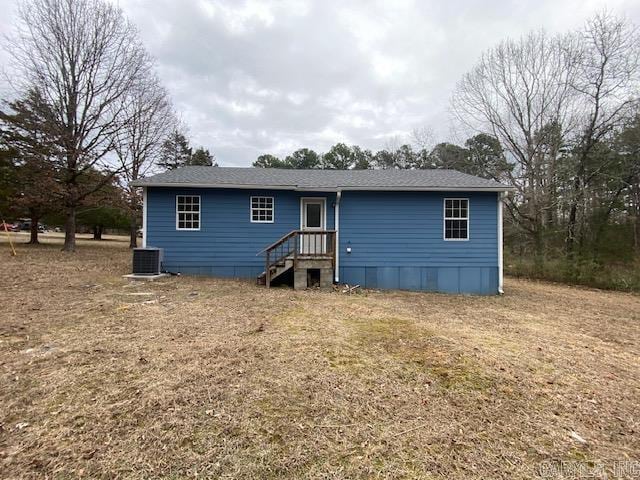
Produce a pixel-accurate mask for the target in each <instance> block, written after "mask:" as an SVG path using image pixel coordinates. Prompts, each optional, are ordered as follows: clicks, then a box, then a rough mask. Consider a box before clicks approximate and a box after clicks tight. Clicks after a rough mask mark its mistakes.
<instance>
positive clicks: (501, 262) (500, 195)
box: [498, 192, 504, 295]
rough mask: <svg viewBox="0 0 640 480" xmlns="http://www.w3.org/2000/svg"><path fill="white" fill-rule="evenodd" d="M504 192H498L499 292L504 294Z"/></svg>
mask: <svg viewBox="0 0 640 480" xmlns="http://www.w3.org/2000/svg"><path fill="white" fill-rule="evenodd" d="M503 198H504V192H500V193H498V293H499V294H500V295H503V294H504V288H503V287H504V258H503V256H504V253H503V250H504V248H503V237H504V236H503V233H502V221H503V218H502V217H503V215H502V202H503Z"/></svg>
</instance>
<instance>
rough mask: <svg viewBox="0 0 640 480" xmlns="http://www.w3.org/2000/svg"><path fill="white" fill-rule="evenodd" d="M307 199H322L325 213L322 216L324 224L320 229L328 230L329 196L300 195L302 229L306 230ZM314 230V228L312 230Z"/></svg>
mask: <svg viewBox="0 0 640 480" xmlns="http://www.w3.org/2000/svg"><path fill="white" fill-rule="evenodd" d="M305 200H320V201H322V204H323V205H322V210H323V212H324V215H323V216H322V218H321V220H322V226H321V227H320V230H327V197H300V230H304V201H305ZM311 231H313V230H311Z"/></svg>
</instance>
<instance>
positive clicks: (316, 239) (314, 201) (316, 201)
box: [300, 198, 327, 255]
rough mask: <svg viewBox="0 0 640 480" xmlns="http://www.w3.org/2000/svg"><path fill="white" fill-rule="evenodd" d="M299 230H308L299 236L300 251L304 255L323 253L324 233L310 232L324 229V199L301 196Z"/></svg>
mask: <svg viewBox="0 0 640 480" xmlns="http://www.w3.org/2000/svg"><path fill="white" fill-rule="evenodd" d="M300 201H301V215H302V218H301V222H300V223H301V225H300V226H301V230H303V231H304V232H309V234H304V233H303V234H302V235H301V236H300V253H302V254H306V255H313V254H323V253H325V251H326V244H327V243H326V238H325V235H320V234H316V235H314V234H313V233H311V232H322V231H324V230H326V221H327V218H326V207H327V205H326V199H324V198H302V199H301V200H300Z"/></svg>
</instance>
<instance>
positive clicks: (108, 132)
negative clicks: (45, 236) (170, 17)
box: [8, 0, 150, 251]
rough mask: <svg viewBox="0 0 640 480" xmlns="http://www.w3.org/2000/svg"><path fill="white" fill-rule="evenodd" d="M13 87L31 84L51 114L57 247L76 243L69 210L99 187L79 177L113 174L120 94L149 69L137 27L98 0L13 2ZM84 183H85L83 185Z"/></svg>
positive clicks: (121, 114)
mask: <svg viewBox="0 0 640 480" xmlns="http://www.w3.org/2000/svg"><path fill="white" fill-rule="evenodd" d="M8 46H9V48H8V50H9V53H10V55H11V57H12V59H13V66H14V68H15V70H16V74H17V79H18V80H17V82H16V84H15V86H16V87H17V88H18V89H20V90H23V91H27V90H29V89H31V88H36V89H37V90H38V91H40V92H41V94H42V95H43V97H44V99H45V101H46V102H47V104H48V105H49V106H50V108H51V111H52V112H53V115H54V118H53V122H52V123H53V125H54V127H55V128H56V129H57V132H56V136H57V137H58V138H60V147H61V148H62V150H63V153H62V155H61V156H60V157H59V163H60V165H59V171H61V172H64V174H63V178H62V181H63V185H64V206H65V212H66V222H65V242H64V248H63V249H64V250H65V251H73V250H74V249H75V218H76V209H77V207H78V205H80V204H81V202H82V201H83V199H84V198H86V197H87V196H89V195H91V194H92V193H93V192H94V191H96V190H97V189H99V188H101V187H102V186H103V185H101V184H98V185H94V184H93V183H92V182H84V183H83V182H82V181H81V180H82V177H83V175H85V174H86V173H87V172H89V171H91V170H92V169H100V170H102V171H104V172H107V173H108V174H107V175H106V176H105V177H104V182H109V181H110V180H111V177H112V176H113V175H115V173H116V172H117V168H114V166H113V165H110V164H109V162H108V160H107V159H106V158H105V157H106V156H108V154H109V152H111V151H112V150H113V147H114V139H115V136H116V134H117V133H118V131H119V130H120V129H121V128H122V125H123V124H125V123H126V120H127V119H126V113H127V111H126V108H125V107H126V102H125V99H126V95H127V93H128V92H129V91H130V90H131V89H132V88H133V87H135V86H136V85H137V84H138V83H139V82H140V80H141V79H142V78H144V77H145V76H146V75H148V72H149V70H150V61H149V58H148V56H147V54H146V52H145V50H144V48H143V47H142V44H141V42H140V40H139V38H138V35H137V31H136V29H135V28H134V27H133V26H132V25H131V24H130V23H129V22H128V21H127V20H126V19H125V18H124V16H123V14H122V11H121V10H120V9H119V8H118V7H117V6H115V5H113V4H111V3H108V2H106V1H103V0H83V1H76V0H32V1H29V2H28V3H24V4H22V5H21V6H20V8H19V22H18V25H17V27H16V32H15V35H14V36H13V37H12V38H11V39H10V41H9V45H8ZM84 185H91V187H89V188H87V187H85V186H84Z"/></svg>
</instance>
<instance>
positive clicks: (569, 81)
mask: <svg viewBox="0 0 640 480" xmlns="http://www.w3.org/2000/svg"><path fill="white" fill-rule="evenodd" d="M577 58H578V48H577V45H576V42H575V40H574V39H573V38H572V37H571V36H570V35H565V36H556V37H550V36H548V35H547V34H545V33H544V32H536V33H532V34H529V35H528V36H526V37H524V38H522V39H521V40H519V41H513V40H507V41H504V42H502V43H500V44H499V45H498V46H497V47H495V48H493V49H491V50H489V51H488V52H486V53H485V54H484V55H483V56H482V57H481V59H480V61H479V62H478V64H477V65H476V66H475V67H474V68H473V69H472V70H471V71H470V72H469V73H467V74H466V75H464V77H463V78H462V80H461V81H460V82H459V84H458V86H457V89H456V92H455V94H454V97H453V99H452V106H453V111H454V113H455V114H456V116H457V118H458V119H459V120H460V121H461V122H463V123H464V124H466V125H468V126H469V127H471V128H472V129H474V130H476V131H480V132H482V133H487V134H490V135H493V136H495V137H496V138H498V139H499V140H500V143H501V144H502V146H503V147H504V149H505V150H506V152H507V156H508V158H509V160H510V161H512V162H514V163H515V168H514V169H513V171H512V172H511V174H510V175H511V178H510V181H511V183H513V185H514V186H515V187H516V188H517V194H516V195H515V196H514V197H512V198H510V200H509V202H508V204H507V207H508V210H509V212H510V213H511V215H512V217H513V219H514V220H515V221H516V222H517V223H518V224H519V225H520V226H521V227H522V228H523V229H525V231H527V232H529V234H530V235H532V237H533V239H534V243H535V250H536V257H538V258H541V256H542V254H543V250H544V245H543V236H542V232H543V226H544V219H545V214H544V212H545V210H547V209H550V208H554V207H553V204H551V202H552V201H553V199H552V197H551V196H550V195H549V194H548V191H547V190H548V185H547V183H546V182H545V178H546V176H545V168H546V166H548V164H547V163H546V162H545V158H544V157H545V154H549V149H548V148H547V147H548V145H547V143H548V140H547V139H546V137H545V136H544V135H541V134H540V132H543V131H544V130H545V129H547V128H549V125H557V126H559V127H560V132H559V134H560V138H561V139H564V138H566V137H568V136H570V135H571V133H572V132H573V130H574V129H575V128H576V116H575V113H576V109H575V100H576V99H575V97H576V95H575V91H574V89H573V88H572V85H574V84H575V77H576V75H577V74H578V65H577ZM555 154H557V152H555Z"/></svg>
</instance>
